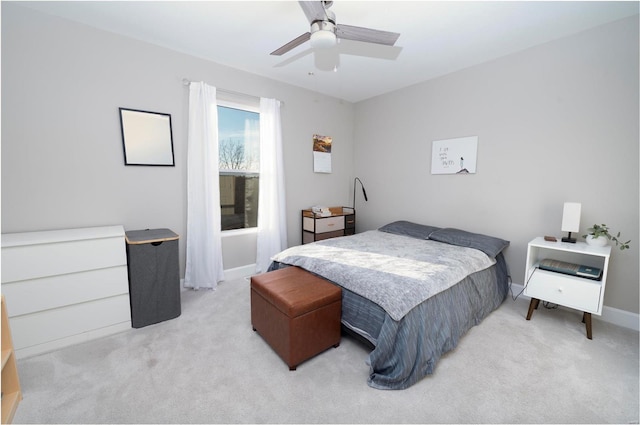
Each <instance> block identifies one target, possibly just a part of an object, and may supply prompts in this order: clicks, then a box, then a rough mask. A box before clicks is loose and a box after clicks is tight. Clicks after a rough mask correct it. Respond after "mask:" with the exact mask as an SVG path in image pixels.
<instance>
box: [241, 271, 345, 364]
mask: <svg viewBox="0 0 640 425" xmlns="http://www.w3.org/2000/svg"><path fill="white" fill-rule="evenodd" d="M341 314H342V290H341V289H340V288H339V287H338V286H336V285H334V284H332V283H329V282H327V281H326V280H324V279H321V278H319V277H317V276H315V275H313V274H311V273H309V272H307V271H305V270H302V269H300V268H298V267H286V268H284V269H280V270H275V271H272V272H267V273H262V274H259V275H256V276H252V277H251V325H252V326H253V330H254V331H257V332H258V333H259V334H260V335H261V336H262V338H264V339H265V341H267V343H268V344H269V345H270V346H271V348H273V350H274V351H275V352H276V353H278V355H279V356H280V357H281V358H282V360H284V362H285V363H286V364H287V365H289V370H295V369H296V367H297V366H298V365H299V364H300V363H302V362H303V361H305V360H308V359H309V358H311V357H313V356H315V355H316V354H319V353H321V352H322V351H324V350H326V349H327V348H329V347H332V346H333V347H338V345H340V316H341Z"/></svg>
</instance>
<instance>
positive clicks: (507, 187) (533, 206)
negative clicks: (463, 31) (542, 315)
mask: <svg viewBox="0 0 640 425" xmlns="http://www.w3.org/2000/svg"><path fill="white" fill-rule="evenodd" d="M638 75H639V74H638V17H637V16H635V17H632V18H629V19H625V20H622V21H618V22H616V23H612V24H609V25H606V26H603V27H599V28H596V29H593V30H591V31H587V32H584V33H581V34H578V35H576V36H573V37H570V38H565V39H562V40H559V41H555V42H551V43H548V44H545V45H542V46H539V47H535V48H532V49H529V50H527V51H524V52H521V53H518V54H514V55H510V56H507V57H504V58H501V59H499V60H495V61H492V62H490V63H486V64H483V65H480V66H475V67H472V68H469V69H466V70H463V71H460V72H457V73H455V74H451V75H448V76H444V77H441V78H438V79H436V80H432V81H429V82H425V83H422V84H418V85H415V86H412V87H409V88H406V89H403V90H399V91H396V92H393V93H390V94H387V95H384V96H379V97H377V98H374V99H371V100H368V101H365V102H361V103H358V104H357V105H356V128H355V132H356V133H355V134H356V145H355V158H356V163H355V166H356V174H357V175H359V176H360V177H361V178H362V180H363V182H364V183H365V185H366V188H367V194H368V195H369V202H368V203H367V204H364V205H361V206H360V208H359V210H358V218H359V224H360V226H361V227H360V228H361V229H363V228H364V229H370V228H376V227H379V226H380V225H382V224H384V223H386V222H390V221H392V220H397V219H409V220H413V221H416V222H419V223H424V224H431V225H436V226H446V227H458V228H462V229H466V230H469V231H474V232H479V233H486V234H489V235H494V236H498V237H501V238H504V239H507V240H510V241H511V245H510V247H509V248H508V249H507V251H506V258H507V261H508V264H509V266H510V270H511V275H512V276H513V281H514V282H515V283H519V284H522V283H523V280H524V267H525V255H526V247H527V242H528V241H530V240H531V239H533V238H534V237H536V236H541V235H556V236H561V235H562V232H561V231H560V224H561V220H562V207H563V203H564V202H565V201H576V202H581V203H582V221H581V226H580V227H581V233H580V235H582V234H584V233H585V231H586V229H587V228H588V227H590V226H591V225H592V224H593V223H607V224H608V225H610V226H611V227H612V228H613V229H614V230H616V231H618V230H620V231H621V232H622V236H623V237H624V238H625V240H627V239H631V240H632V243H631V250H630V251H619V250H614V251H613V253H612V257H611V263H610V267H611V268H610V274H609V278H610V280H609V282H608V284H607V292H606V295H605V300H604V304H605V305H607V306H610V307H614V308H618V309H622V310H627V311H630V312H634V313H638V296H639V295H638V287H639V276H638V252H640V235H639V232H640V231H639V228H638V222H639V217H638V207H639V202H640V201H639V191H640V189H639V183H638V180H639V176H638V164H639V160H638V159H639V157H638V156H639V152H638V140H639V133H638V114H639V111H638ZM473 135H475V136H478V137H479V142H478V160H477V173H476V174H472V175H431V142H432V141H433V140H440V139H449V138H455V137H462V136H473ZM359 202H360V201H359Z"/></svg>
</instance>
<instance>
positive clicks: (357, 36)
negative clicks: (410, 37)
mask: <svg viewBox="0 0 640 425" xmlns="http://www.w3.org/2000/svg"><path fill="white" fill-rule="evenodd" d="M298 3H300V7H302V10H303V11H304V14H305V15H306V16H307V19H308V20H309V23H310V24H311V29H310V31H309V32H307V33H304V34H302V35H301V36H299V37H297V38H294V39H293V40H291V41H290V42H288V43H287V44H285V45H284V46H282V47H280V48H278V49H276V50H274V51H273V52H271V54H272V55H274V56H281V55H283V54H285V53H287V52H288V51H290V50H292V49H294V48H295V47H298V46H299V45H301V44H302V43H305V42H307V41H310V42H311V47H313V48H329V47H333V46H335V45H336V42H337V39H345V40H355V41H363V42H365V43H376V44H384V45H387V46H393V45H394V44H395V42H396V40H397V39H398V37H400V34H398V33H396V32H389V31H380V30H374V29H371V28H363V27H354V26H352V25H344V24H336V15H335V14H334V13H333V12H332V11H330V10H329V8H330V7H331V5H332V4H333V2H332V1H322V0H321V1H299V2H298Z"/></svg>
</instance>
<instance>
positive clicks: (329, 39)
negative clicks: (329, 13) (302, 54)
mask: <svg viewBox="0 0 640 425" xmlns="http://www.w3.org/2000/svg"><path fill="white" fill-rule="evenodd" d="M335 31H336V26H335V25H334V24H333V22H330V21H315V22H314V23H313V24H311V37H310V40H309V41H310V42H311V47H313V48H314V49H328V48H330V47H333V46H335V45H336V42H337V37H336V32H335Z"/></svg>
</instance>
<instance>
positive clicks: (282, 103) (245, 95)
mask: <svg viewBox="0 0 640 425" xmlns="http://www.w3.org/2000/svg"><path fill="white" fill-rule="evenodd" d="M191 83H192V81H191V80H189V79H188V78H183V79H182V85H184V86H188V85H189V84H191ZM216 91H219V92H221V93H226V94H230V95H235V96H244V97H251V98H253V99H258V100H260V96H254V95H252V94H247V93H242V92H239V91H233V90H225V89H219V88H217V87H216ZM279 102H280V105H281V106H284V102H283V101H281V100H280V101H279Z"/></svg>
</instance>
